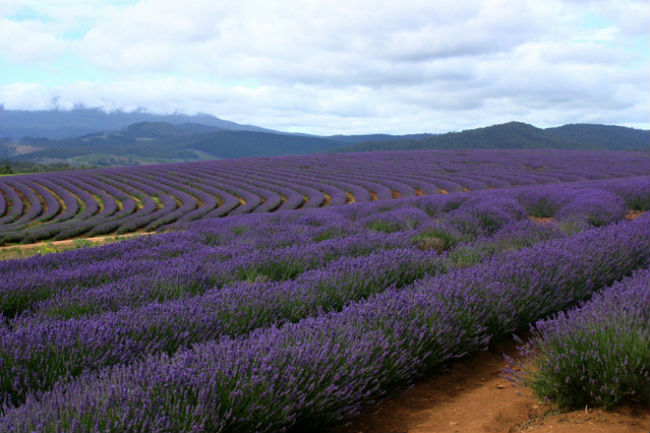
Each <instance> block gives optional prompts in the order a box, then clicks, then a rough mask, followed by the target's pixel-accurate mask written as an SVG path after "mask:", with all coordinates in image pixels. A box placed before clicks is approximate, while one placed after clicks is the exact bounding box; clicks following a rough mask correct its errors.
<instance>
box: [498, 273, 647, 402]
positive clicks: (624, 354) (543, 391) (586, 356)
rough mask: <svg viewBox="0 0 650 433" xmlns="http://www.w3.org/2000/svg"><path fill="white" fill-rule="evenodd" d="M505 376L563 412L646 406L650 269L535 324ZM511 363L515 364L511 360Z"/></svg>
mask: <svg viewBox="0 0 650 433" xmlns="http://www.w3.org/2000/svg"><path fill="white" fill-rule="evenodd" d="M532 333H533V336H532V338H531V340H530V341H529V342H528V343H527V344H525V345H523V346H522V347H521V352H522V355H524V356H525V357H527V358H528V361H526V362H524V363H523V364H521V363H517V364H518V365H519V366H520V367H523V373H520V374H515V372H514V371H513V370H510V371H509V372H510V374H511V375H513V376H512V377H513V378H515V379H516V380H517V381H518V382H519V383H522V384H524V385H526V386H529V387H530V388H532V390H533V391H534V392H535V394H537V395H538V396H539V397H541V398H544V399H546V400H548V401H551V402H553V403H555V404H557V405H558V406H560V407H562V408H582V407H584V406H585V405H589V406H605V407H611V406H614V405H616V404H618V403H620V402H623V401H635V402H645V403H648V401H650V350H648V348H650V270H648V269H645V270H641V271H637V272H636V273H634V275H632V276H631V277H629V278H626V279H625V280H623V281H621V282H619V283H616V284H614V285H612V286H611V287H609V288H607V289H605V290H603V291H602V292H600V293H597V294H596V295H595V296H594V297H593V298H592V299H591V300H590V301H588V302H585V303H583V304H581V305H580V306H579V307H577V308H575V309H573V310H570V311H568V312H566V313H559V314H558V315H557V316H555V317H553V318H551V319H547V320H544V321H540V322H537V323H536V324H535V326H534V327H533V328H532ZM511 362H513V364H514V361H512V360H511Z"/></svg>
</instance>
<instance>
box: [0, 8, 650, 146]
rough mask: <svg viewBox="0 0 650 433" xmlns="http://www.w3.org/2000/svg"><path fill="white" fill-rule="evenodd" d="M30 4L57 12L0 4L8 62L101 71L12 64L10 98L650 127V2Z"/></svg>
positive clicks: (372, 120)
mask: <svg viewBox="0 0 650 433" xmlns="http://www.w3.org/2000/svg"><path fill="white" fill-rule="evenodd" d="M21 3H22V5H23V6H24V5H26V6H28V7H30V8H31V9H32V10H34V11H36V12H38V13H39V14H41V15H42V16H44V17H46V19H42V20H39V19H38V18H30V19H29V20H22V21H19V20H12V19H8V18H4V19H2V18H0V60H2V58H4V59H6V60H8V61H10V62H16V63H21V64H28V65H33V67H35V68H42V69H46V68H47V67H48V64H49V63H51V62H52V60H53V59H56V58H57V57H58V56H62V55H66V56H72V57H75V58H77V59H79V63H81V64H84V65H86V67H87V68H90V69H93V70H96V71H100V72H101V73H102V74H101V75H102V76H103V77H104V78H102V79H101V80H100V79H95V80H90V79H89V78H87V77H85V76H84V75H83V73H82V72H77V71H70V72H69V73H68V74H67V75H62V76H61V78H62V79H61V84H60V85H58V86H53V87H46V86H44V85H38V84H37V83H22V82H20V81H15V80H14V81H12V82H4V81H2V72H1V71H0V100H3V101H4V102H5V104H6V106H7V107H8V108H11V107H16V108H18V107H21V108H27V107H33V108H37V107H43V106H47V104H49V101H50V100H51V99H52V98H53V97H56V96H59V103H60V104H61V105H62V106H68V107H71V106H73V105H74V104H75V103H76V102H83V103H84V104H86V105H88V106H101V107H105V108H107V109H114V108H136V107H147V108H148V109H150V110H152V111H158V112H164V111H175V110H181V111H186V112H198V111H203V112H210V113H212V114H215V115H217V116H221V117H224V118H226V119H231V120H234V121H241V122H246V123H253V124H259V125H261V126H265V127H270V128H276V129H291V130H301V131H308V132H314V133H329V132H331V133H335V132H371V131H379V130H381V131H386V132H416V131H442V130H446V129H463V128H466V127H471V126H475V125H485V124H489V123H494V122H498V121H509V120H513V119H516V120H522V121H528V122H531V123H534V124H540V125H542V124H558V123H566V122H570V121H571V122H575V121H594V119H595V120H598V121H602V122H605V123H627V124H630V123H634V124H645V125H647V112H648V109H649V108H650V103H649V101H648V97H647V95H648V93H649V91H650V85H649V84H650V83H649V82H648V79H647V70H648V53H646V52H641V51H639V48H638V47H639V46H643V45H644V44H645V47H647V43H648V30H650V29H649V28H648V27H649V26H648V13H649V11H650V6H649V5H648V4H647V2H637V1H631V2H629V4H626V7H621V6H620V4H619V3H618V2H614V1H613V0H601V1H596V0H594V1H562V0H550V1H547V2H539V1H533V0H522V1H518V2H511V1H506V0H498V1H479V0H470V1H464V2H459V1H456V0H438V1H431V0H416V1H409V2H397V3H396V2H394V1H392V0H391V1H389V0H379V1H362V0H355V1H352V0H345V1H344V0H332V1H328V2H318V1H307V2H302V1H297V0H280V1H277V2H267V1H263V0H257V1H241V2H214V1H212V0H194V1H192V2H189V3H185V4H182V3H180V2H177V1H175V0H142V1H133V2H130V1H112V2H105V1H99V0H93V2H81V1H75V0H39V1H36V0H25V1H23V2H21ZM7 4H8V3H7ZM15 11H16V6H15V2H14V6H13V7H11V8H9V7H6V11H4V16H5V17H7V16H11V13H15ZM2 14H3V9H2V8H0V16H2ZM75 32H77V33H80V34H79V35H78V37H70V36H69V35H70V34H71V33H75ZM17 39H18V40H20V41H21V44H16V43H15V40H17ZM3 41H4V42H3ZM75 73H76V74H78V77H77V79H76V80H71V79H70V75H74V74H75ZM63 78H65V79H63ZM644 95H645V96H644Z"/></svg>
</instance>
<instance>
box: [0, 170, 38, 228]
mask: <svg viewBox="0 0 650 433" xmlns="http://www.w3.org/2000/svg"><path fill="white" fill-rule="evenodd" d="M6 183H7V185H9V186H11V187H13V188H14V189H15V190H16V191H18V193H19V194H22V196H23V197H24V200H23V199H22V197H20V195H18V197H19V198H20V199H21V203H22V204H23V211H22V212H23V214H22V215H20V216H19V217H18V218H16V219H15V220H13V221H12V222H10V223H8V224H5V225H4V226H3V230H4V229H7V230H12V229H15V228H20V227H24V226H25V225H27V224H29V222H30V221H31V220H33V219H35V218H36V217H38V216H40V215H41V213H42V211H43V207H42V205H41V201H40V199H39V198H38V197H37V196H36V194H35V193H34V191H32V189H31V188H29V187H28V186H26V185H24V184H23V183H22V182H16V181H13V180H10V181H7V182H6Z"/></svg>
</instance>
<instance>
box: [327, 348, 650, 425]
mask: <svg viewBox="0 0 650 433" xmlns="http://www.w3.org/2000/svg"><path fill="white" fill-rule="evenodd" d="M504 352H505V353H508V354H509V355H510V356H515V355H516V350H515V348H514V345H513V344H511V343H508V344H500V345H497V346H496V347H495V348H493V349H491V350H490V351H488V352H483V353H480V354H478V355H476V356H473V357H470V358H468V359H464V360H461V361H459V362H456V363H454V364H452V365H451V366H450V367H449V369H448V370H447V371H445V372H442V373H441V374H438V375H435V376H433V377H429V378H425V379H422V380H420V381H418V382H417V383H416V384H415V385H414V386H412V387H411V388H409V389H406V390H404V391H402V392H400V393H398V394H396V395H394V396H391V397H390V398H387V399H386V400H383V401H381V402H379V403H377V404H375V405H374V406H371V407H370V408H368V410H367V411H366V412H365V413H363V414H361V415H360V416H358V417H356V418H355V419H353V420H352V421H351V422H350V423H349V424H347V425H345V426H339V427H337V428H336V429H334V430H333V433H513V432H536V433H582V432H585V433H587V432H589V433H648V432H649V431H650V410H649V409H648V408H647V407H643V406H626V407H622V408H618V409H616V410H614V411H605V410H602V409H593V410H592V409H590V408H587V409H582V410H578V411H573V412H566V413H559V412H557V411H554V410H553V409H552V408H551V407H549V406H548V405H545V404H542V403H540V402H539V401H538V400H537V399H536V398H534V397H533V396H532V394H531V393H530V392H529V391H528V390H527V389H525V388H521V387H516V386H514V385H513V384H512V383H511V382H509V381H508V380H506V379H504V378H502V377H501V371H502V369H503V368H504V367H505V366H506V363H505V361H504V359H503V356H502V353H504Z"/></svg>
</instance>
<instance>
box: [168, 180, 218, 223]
mask: <svg viewBox="0 0 650 433" xmlns="http://www.w3.org/2000/svg"><path fill="white" fill-rule="evenodd" d="M167 177H168V176H165V177H162V179H166V178H167ZM159 179H161V178H160V177H159ZM174 180H175V181H180V182H178V184H179V186H178V187H175V188H176V189H177V190H180V191H182V192H183V193H186V194H190V196H191V198H192V200H195V201H196V207H195V209H192V210H189V209H187V208H186V206H187V203H186V201H185V200H183V199H181V201H182V202H183V207H182V208H181V209H184V211H183V212H182V213H181V212H178V214H179V218H178V219H179V220H181V221H191V220H193V219H196V218H200V217H202V216H204V215H206V214H207V213H209V212H211V211H213V210H214V209H215V208H217V206H218V205H219V202H218V200H217V196H216V195H213V194H208V193H206V192H205V191H202V190H200V189H197V188H194V187H193V186H192V185H194V184H195V179H194V178H193V177H191V176H186V175H183V173H182V172H181V171H180V170H176V171H175V172H174ZM159 182H160V183H164V184H166V185H167V186H170V187H171V186H173V183H174V182H172V181H166V180H159ZM186 200H187V199H186ZM185 209H187V210H185ZM177 211H178V210H177ZM177 211H175V212H177ZM160 225H163V224H160Z"/></svg>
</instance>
